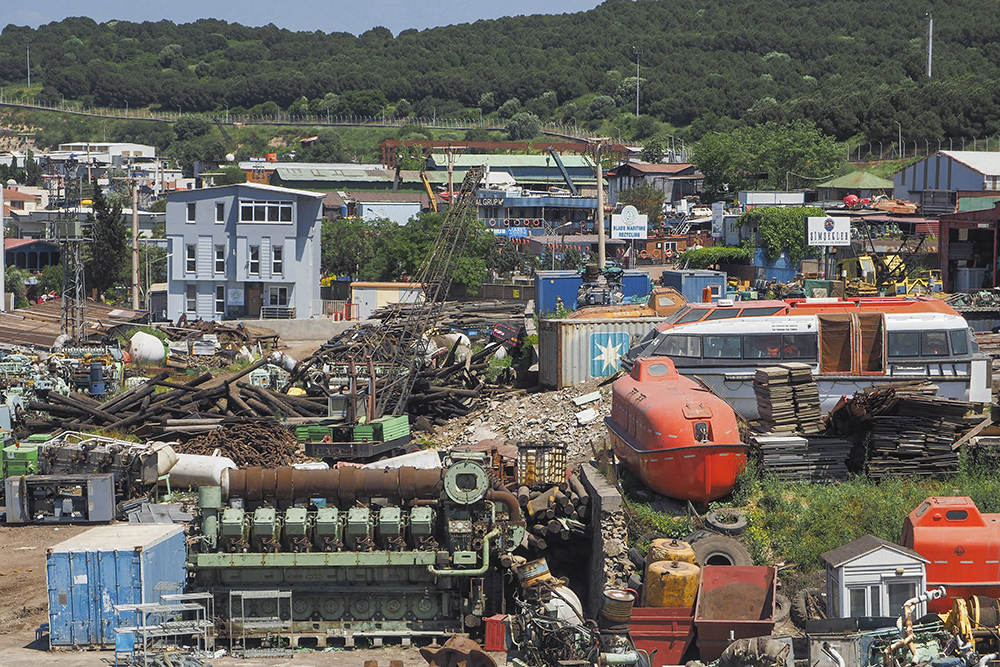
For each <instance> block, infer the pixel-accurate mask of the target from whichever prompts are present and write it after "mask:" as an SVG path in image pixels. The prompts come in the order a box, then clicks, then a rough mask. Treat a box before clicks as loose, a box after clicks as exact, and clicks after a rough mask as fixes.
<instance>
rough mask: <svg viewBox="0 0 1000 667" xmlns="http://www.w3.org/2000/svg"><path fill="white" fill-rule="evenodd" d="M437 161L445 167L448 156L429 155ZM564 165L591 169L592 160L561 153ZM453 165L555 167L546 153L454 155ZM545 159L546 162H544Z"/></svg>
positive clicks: (582, 156)
mask: <svg viewBox="0 0 1000 667" xmlns="http://www.w3.org/2000/svg"><path fill="white" fill-rule="evenodd" d="M431 157H432V158H433V159H434V162H436V163H437V165H438V169H447V166H448V156H447V155H445V154H444V153H435V154H433V155H432V156H431ZM559 159H561V160H562V163H563V165H565V166H566V167H578V168H579V167H583V168H587V169H593V168H594V163H593V161H592V160H591V159H590V158H589V157H587V156H586V155H561V156H559ZM454 160H455V161H454V163H453V164H454V165H455V167H456V168H460V169H462V170H463V171H464V170H467V169H468V168H469V167H478V166H480V165H484V164H488V165H489V166H490V167H506V168H511V167H545V166H549V167H551V168H553V169H556V168H557V167H556V164H555V162H554V161H553V160H552V158H551V157H550V156H548V155H456V156H455V158H454ZM546 160H547V161H548V162H546Z"/></svg>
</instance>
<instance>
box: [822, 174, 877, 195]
mask: <svg viewBox="0 0 1000 667" xmlns="http://www.w3.org/2000/svg"><path fill="white" fill-rule="evenodd" d="M816 187H817V188H852V189H856V190H891V189H892V188H893V187H894V185H893V182H892V181H890V180H887V179H884V178H881V177H879V176H876V175H875V174H871V173H869V172H867V171H852V172H851V173H850V174H844V175H843V176H838V177H837V178H831V179H830V180H829V181H826V182H824V183H820V184H819V185H817V186H816Z"/></svg>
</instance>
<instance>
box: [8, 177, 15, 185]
mask: <svg viewBox="0 0 1000 667" xmlns="http://www.w3.org/2000/svg"><path fill="white" fill-rule="evenodd" d="M7 185H9V186H11V187H13V186H15V185H17V181H15V180H14V179H13V178H8V179H7Z"/></svg>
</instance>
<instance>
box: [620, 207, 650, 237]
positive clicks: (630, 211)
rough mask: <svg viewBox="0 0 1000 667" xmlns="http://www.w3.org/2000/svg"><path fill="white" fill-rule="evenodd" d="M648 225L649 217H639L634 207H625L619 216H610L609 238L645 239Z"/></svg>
mask: <svg viewBox="0 0 1000 667" xmlns="http://www.w3.org/2000/svg"><path fill="white" fill-rule="evenodd" d="M648 225H649V216H647V215H640V214H639V210H638V209H637V208H636V207H635V206H626V207H625V208H623V209H622V212H621V214H615V215H612V216H611V238H613V239H645V238H646V236H647V233H648V229H647V227H648Z"/></svg>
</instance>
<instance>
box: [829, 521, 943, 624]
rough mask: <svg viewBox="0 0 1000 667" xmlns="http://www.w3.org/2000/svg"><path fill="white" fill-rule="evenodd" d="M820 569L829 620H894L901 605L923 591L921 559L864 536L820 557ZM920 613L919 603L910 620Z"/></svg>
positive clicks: (909, 551)
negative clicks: (866, 617) (823, 573)
mask: <svg viewBox="0 0 1000 667" xmlns="http://www.w3.org/2000/svg"><path fill="white" fill-rule="evenodd" d="M820 560H821V561H822V562H823V563H824V564H825V565H826V596H827V597H826V599H827V614H828V616H829V617H830V618H858V617H863V616H899V615H901V614H902V613H903V603H904V602H906V601H907V600H909V599H910V598H912V597H915V596H916V595H918V594H919V593H922V592H923V591H924V590H925V589H926V587H927V572H926V567H925V566H926V564H927V563H928V562H930V561H928V560H927V559H926V558H924V557H923V556H921V555H920V554H918V553H917V552H916V551H913V550H912V549H907V548H906V547H901V546H899V545H898V544H893V543H892V542H886V541H885V540H883V539H881V538H878V537H875V536H874V535H865V536H864V537H859V538H858V539H856V540H854V541H853V542H850V543H848V544H845V545H844V546H841V547H837V548H836V549H832V550H830V551H827V552H826V553H825V554H823V555H822V556H820ZM925 613H926V605H925V604H923V603H921V604H919V605H917V608H916V609H915V610H914V618H919V617H920V616H923V615H924V614H925Z"/></svg>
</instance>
